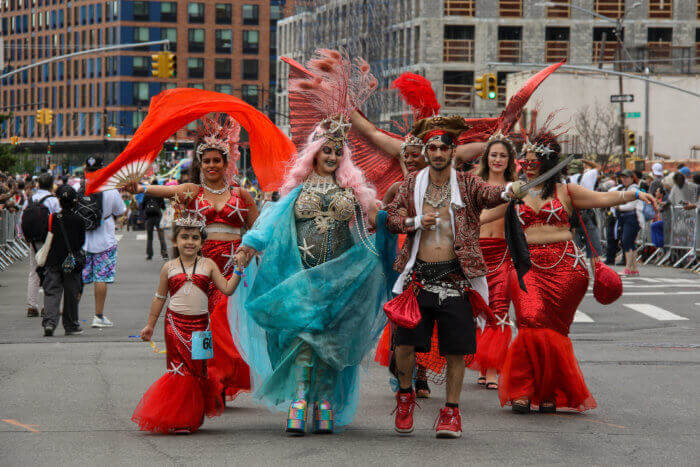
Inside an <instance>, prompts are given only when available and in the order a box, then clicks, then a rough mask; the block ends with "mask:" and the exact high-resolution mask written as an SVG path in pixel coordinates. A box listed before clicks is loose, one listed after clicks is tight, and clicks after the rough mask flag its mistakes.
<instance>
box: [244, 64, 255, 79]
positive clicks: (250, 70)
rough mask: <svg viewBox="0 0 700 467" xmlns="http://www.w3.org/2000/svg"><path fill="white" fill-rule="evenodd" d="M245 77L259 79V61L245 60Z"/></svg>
mask: <svg viewBox="0 0 700 467" xmlns="http://www.w3.org/2000/svg"><path fill="white" fill-rule="evenodd" d="M242 68H243V79H258V61H257V60H243V67H242Z"/></svg>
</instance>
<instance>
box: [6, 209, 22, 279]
mask: <svg viewBox="0 0 700 467" xmlns="http://www.w3.org/2000/svg"><path fill="white" fill-rule="evenodd" d="M21 215H22V214H21V213H20V212H9V211H7V210H3V211H0V270H4V269H7V267H8V266H10V265H11V264H12V263H14V262H15V261H21V260H23V259H24V258H26V257H27V255H28V254H29V247H28V246H27V244H26V243H24V241H23V240H22V239H21V236H20V233H19V225H20V219H21Z"/></svg>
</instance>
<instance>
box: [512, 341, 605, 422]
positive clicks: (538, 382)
mask: <svg viewBox="0 0 700 467" xmlns="http://www.w3.org/2000/svg"><path fill="white" fill-rule="evenodd" d="M498 397H499V399H500V400H501V406H503V405H506V404H507V405H510V403H511V402H512V401H513V400H515V399H520V398H526V399H529V400H530V401H531V403H532V405H534V406H539V405H540V404H541V403H542V402H552V401H554V402H555V403H556V406H557V409H564V410H567V409H568V410H576V411H580V412H582V411H584V410H589V409H594V408H595V407H596V402H595V400H594V399H593V396H591V393H590V392H589V391H588V388H587V387H586V383H585V382H584V380H583V374H582V373H581V369H580V368H579V365H578V362H577V361H576V357H575V356H574V349H573V347H572V346H571V339H569V338H568V337H566V336H563V335H561V334H559V333H558V332H556V331H553V330H551V329H542V328H540V329H531V328H520V329H519V330H518V335H517V336H516V338H515V340H514V341H513V343H512V344H511V346H510V349H509V351H508V356H507V357H506V361H505V363H504V364H503V369H502V371H501V374H500V378H499V381H498Z"/></svg>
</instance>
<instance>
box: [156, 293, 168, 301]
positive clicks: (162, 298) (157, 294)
mask: <svg viewBox="0 0 700 467" xmlns="http://www.w3.org/2000/svg"><path fill="white" fill-rule="evenodd" d="M153 295H154V296H155V297H156V298H160V299H161V300H165V299H166V298H168V296H167V295H161V294H159V293H158V292H156V293H154V294H153Z"/></svg>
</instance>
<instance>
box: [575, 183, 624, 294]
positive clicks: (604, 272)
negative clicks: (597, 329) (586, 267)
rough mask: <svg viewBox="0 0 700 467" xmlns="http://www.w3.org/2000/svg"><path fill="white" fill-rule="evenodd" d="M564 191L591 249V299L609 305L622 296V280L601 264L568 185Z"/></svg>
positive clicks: (605, 265) (613, 271) (612, 270)
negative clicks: (593, 264) (593, 263)
mask: <svg viewBox="0 0 700 467" xmlns="http://www.w3.org/2000/svg"><path fill="white" fill-rule="evenodd" d="M566 191H567V192H568V193H569V199H571V206H572V207H573V208H574V211H576V215H577V216H578V220H579V222H580V223H581V227H583V233H585V234H586V239H587V240H588V244H589V245H590V247H591V251H592V252H593V253H594V257H593V259H592V261H594V262H595V269H594V272H593V297H594V298H595V299H596V300H597V301H598V303H600V304H602V305H609V304H611V303H612V302H614V301H615V300H617V299H618V298H620V297H621V296H622V279H620V275H619V274H618V273H616V272H615V270H614V269H613V268H611V267H610V266H608V265H607V264H605V263H603V262H602V261H601V260H600V258H599V257H598V254H597V252H596V251H595V248H593V243H592V242H591V239H590V237H589V236H588V230H586V224H584V223H583V219H582V218H581V214H579V212H578V209H576V206H575V205H574V199H573V198H572V197H571V193H570V192H569V185H568V184H567V185H566Z"/></svg>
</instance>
